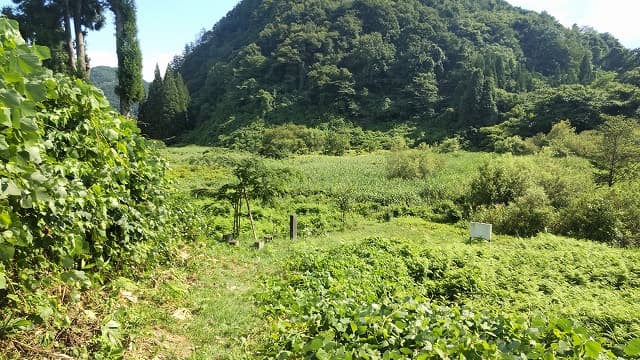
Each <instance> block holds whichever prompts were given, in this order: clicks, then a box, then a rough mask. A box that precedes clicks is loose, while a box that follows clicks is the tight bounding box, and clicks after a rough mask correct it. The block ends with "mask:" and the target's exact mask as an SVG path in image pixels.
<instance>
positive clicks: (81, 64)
mask: <svg viewBox="0 0 640 360" xmlns="http://www.w3.org/2000/svg"><path fill="white" fill-rule="evenodd" d="M74 5H75V6H74V12H73V25H74V28H75V33H76V55H77V61H78V62H77V64H78V65H77V66H78V75H79V76H80V77H81V78H86V77H87V74H88V70H89V69H88V68H87V58H86V52H85V48H84V33H83V32H82V0H74Z"/></svg>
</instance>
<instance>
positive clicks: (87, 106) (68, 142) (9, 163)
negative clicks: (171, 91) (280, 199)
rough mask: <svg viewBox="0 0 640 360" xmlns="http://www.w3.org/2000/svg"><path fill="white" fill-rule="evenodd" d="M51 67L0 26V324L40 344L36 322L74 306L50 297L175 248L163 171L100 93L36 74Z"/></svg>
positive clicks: (13, 28) (40, 52)
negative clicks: (24, 331)
mask: <svg viewBox="0 0 640 360" xmlns="http://www.w3.org/2000/svg"><path fill="white" fill-rule="evenodd" d="M47 56H48V51H47V49H46V48H41V47H36V46H34V47H29V46H27V45H26V44H25V43H24V41H23V40H22V38H21V37H20V34H19V32H18V29H17V23H15V22H14V21H9V20H6V19H0V94H2V95H1V96H0V159H1V161H2V164H3V166H2V167H1V169H0V184H1V191H2V192H1V193H0V234H1V235H0V294H1V295H0V297H1V298H2V299H3V300H2V304H1V306H0V318H3V319H12V320H16V321H17V323H18V324H21V325H16V328H14V329H12V325H11V324H9V323H8V320H7V322H5V323H4V324H3V325H2V329H1V331H0V332H3V334H7V333H11V332H13V331H14V330H16V331H17V330H19V329H25V328H30V329H31V332H32V333H38V332H40V331H41V329H33V328H34V327H35V326H36V324H37V323H38V320H37V319H40V317H38V315H37V314H36V312H39V313H47V314H49V315H51V316H52V317H55V318H57V319H61V318H65V317H66V315H65V314H61V313H63V312H64V311H65V310H64V309H65V306H62V305H61V304H60V303H59V301H60V302H62V301H69V299H70V298H71V301H73V299H72V296H69V297H67V298H63V297H64V295H59V296H60V297H57V296H56V295H50V294H47V293H46V291H47V290H48V289H46V286H47V285H51V284H60V285H61V286H62V282H61V281H64V283H65V284H64V286H68V287H70V288H74V289H76V290H84V289H86V288H88V287H90V286H91V281H92V280H94V281H96V280H97V281H99V282H105V281H108V280H109V277H110V275H112V274H113V272H114V270H115V271H119V272H124V271H131V269H135V268H138V267H142V266H144V265H146V264H149V263H150V262H152V261H153V260H158V261H159V259H166V258H167V257H169V256H168V255H169V251H168V249H169V248H170V245H171V237H170V236H169V235H166V237H165V236H163V234H165V233H167V234H168V233H169V232H170V230H169V229H167V228H165V226H167V227H168V224H167V220H169V216H168V215H169V214H168V210H167V209H166V208H165V206H166V201H165V198H164V195H165V194H164V189H165V185H166V181H165V179H164V171H165V163H164V162H163V161H162V160H161V159H160V158H159V157H158V156H157V154H156V153H155V152H154V151H153V150H152V149H151V147H150V146H148V142H147V141H146V140H145V139H144V138H143V137H142V136H140V134H139V129H138V128H137V127H136V124H135V122H134V121H133V120H131V119H127V118H123V117H121V116H119V115H118V114H116V113H115V112H113V110H112V108H111V106H110V105H109V103H108V102H107V100H106V99H105V98H104V96H103V94H102V92H101V91H100V90H98V89H96V88H95V87H93V86H91V85H89V84H87V83H85V82H83V81H80V80H74V79H70V78H68V77H66V76H63V75H61V74H56V75H54V74H52V73H51V71H49V70H47V69H45V68H44V67H42V64H41V61H42V60H44V59H46V58H47ZM175 229H176V230H181V229H180V227H179V226H176V228H175ZM160 230H163V231H160ZM56 286H57V285H56ZM34 289H37V292H36V291H34ZM74 291H75V290H74ZM58 292H60V290H59V289H58ZM63 292H64V291H63ZM79 298H80V295H78V299H79ZM69 309H73V307H69ZM27 319H29V320H27ZM66 319H69V317H66ZM18 320H19V321H18ZM67 321H70V320H67ZM40 324H42V322H40ZM55 324H57V325H60V324H63V321H60V322H58V323H55ZM44 325H47V324H44ZM57 325H56V326H57ZM66 327H68V325H66ZM58 335H60V333H58V334H56V337H58ZM61 337H64V335H61Z"/></svg>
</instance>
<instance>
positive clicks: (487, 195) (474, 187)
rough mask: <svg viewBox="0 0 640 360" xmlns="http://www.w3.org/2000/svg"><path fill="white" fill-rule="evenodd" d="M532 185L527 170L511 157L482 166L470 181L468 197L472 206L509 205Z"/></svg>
mask: <svg viewBox="0 0 640 360" xmlns="http://www.w3.org/2000/svg"><path fill="white" fill-rule="evenodd" d="M531 185H532V179H531V176H530V174H529V171H528V169H527V168H525V167H524V166H522V164H521V163H517V162H516V161H514V159H513V158H511V157H505V158H503V159H500V160H493V161H491V162H487V163H485V164H483V165H482V166H481V167H480V169H479V171H478V175H477V176H476V177H475V178H474V179H473V180H472V181H471V188H470V192H469V195H468V198H469V202H470V204H471V205H472V206H474V207H476V206H479V205H496V204H505V205H506V204H509V203H510V202H512V201H514V200H515V199H516V198H518V197H520V196H523V195H524V194H525V192H526V190H527V189H528V188H529V187H530V186H531Z"/></svg>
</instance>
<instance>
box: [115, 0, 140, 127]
mask: <svg viewBox="0 0 640 360" xmlns="http://www.w3.org/2000/svg"><path fill="white" fill-rule="evenodd" d="M109 3H110V5H111V11H113V14H114V15H115V22H116V52H117V55H118V86H116V94H118V96H120V113H121V114H123V115H125V116H130V115H131V108H132V106H133V103H135V102H138V101H140V100H142V99H143V98H144V87H143V85H142V54H141V53H140V44H139V42H138V28H137V25H136V4H135V0H110V1H109Z"/></svg>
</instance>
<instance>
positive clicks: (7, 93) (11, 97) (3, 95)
mask: <svg viewBox="0 0 640 360" xmlns="http://www.w3.org/2000/svg"><path fill="white" fill-rule="evenodd" d="M0 102H2V104H4V105H5V106H6V107H8V108H10V109H15V108H17V107H19V106H20V105H21V104H22V97H21V96H20V94H18V93H17V92H15V91H13V90H6V89H2V90H0Z"/></svg>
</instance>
